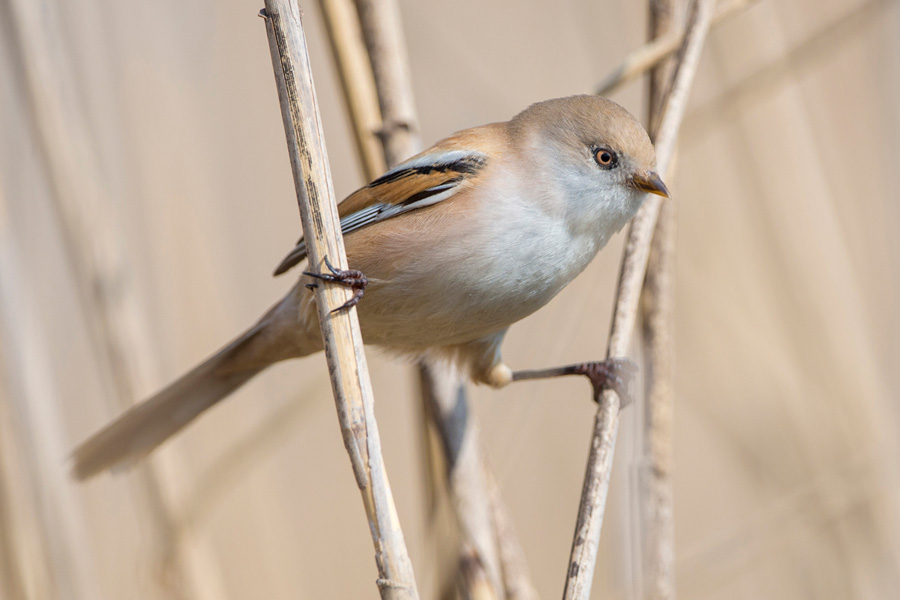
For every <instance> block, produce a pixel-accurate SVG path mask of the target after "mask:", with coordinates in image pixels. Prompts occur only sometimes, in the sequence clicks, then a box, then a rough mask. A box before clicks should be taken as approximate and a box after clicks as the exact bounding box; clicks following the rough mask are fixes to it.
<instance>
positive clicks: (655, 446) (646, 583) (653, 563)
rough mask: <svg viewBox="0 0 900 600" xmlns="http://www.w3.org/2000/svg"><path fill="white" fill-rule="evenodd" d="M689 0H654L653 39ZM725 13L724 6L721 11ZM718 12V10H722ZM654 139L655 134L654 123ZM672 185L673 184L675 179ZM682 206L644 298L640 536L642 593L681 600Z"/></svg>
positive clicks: (651, 108)
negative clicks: (678, 323) (675, 479)
mask: <svg viewBox="0 0 900 600" xmlns="http://www.w3.org/2000/svg"><path fill="white" fill-rule="evenodd" d="M683 10H684V2H683V1H682V0H651V2H650V37H651V39H655V38H659V37H662V36H665V35H667V33H669V32H672V31H679V30H680V20H681V19H682V18H683ZM720 12H721V11H720ZM717 14H719V13H717ZM674 69H675V61H674V60H673V59H671V58H669V59H667V60H664V61H662V62H660V63H659V64H658V65H657V66H656V67H654V68H653V69H652V70H651V71H650V73H649V87H648V102H647V122H648V123H659V121H660V118H661V115H660V112H661V110H662V103H663V101H664V99H665V95H666V90H667V89H668V87H669V86H670V85H671V83H672V73H673V71H674ZM649 133H650V138H651V139H655V138H656V131H655V130H653V129H652V128H651V130H650V132H649ZM669 186H670V187H672V182H671V181H669ZM676 209H677V206H676V204H675V203H674V202H664V203H663V204H662V206H661V207H660V213H659V218H658V220H657V222H656V231H655V232H654V234H653V243H652V245H651V247H650V257H649V259H648V263H647V275H646V279H645V281H644V289H643V294H642V296H641V301H642V302H641V306H640V309H641V329H642V339H641V341H642V346H643V352H642V354H643V356H644V358H645V369H644V381H645V385H644V390H645V394H644V398H643V403H642V404H643V405H642V407H640V408H642V409H643V419H642V431H641V435H640V437H641V449H640V455H641V459H640V461H639V468H638V473H637V480H638V486H639V487H638V490H639V494H640V504H639V519H638V523H639V526H638V529H639V531H638V535H639V542H640V543H639V547H640V581H639V584H640V589H641V590H642V593H641V597H642V598H648V599H650V600H672V599H674V598H675V526H674V510H673V499H672V472H671V465H672V446H673V440H672V412H673V408H674V400H675V399H674V365H673V362H674V353H675V350H674V344H675V341H674V331H673V328H674V324H673V319H674V306H673V305H674V268H675V229H676V221H675V219H676Z"/></svg>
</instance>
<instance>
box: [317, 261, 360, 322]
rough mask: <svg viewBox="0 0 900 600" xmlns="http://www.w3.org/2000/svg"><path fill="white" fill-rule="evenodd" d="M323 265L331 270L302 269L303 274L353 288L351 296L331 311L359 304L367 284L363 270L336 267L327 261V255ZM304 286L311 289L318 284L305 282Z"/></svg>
mask: <svg viewBox="0 0 900 600" xmlns="http://www.w3.org/2000/svg"><path fill="white" fill-rule="evenodd" d="M325 266H326V267H328V270H329V271H331V273H312V272H310V271H303V274H304V275H309V276H310V277H315V278H316V279H321V280H322V281H329V282H331V283H339V284H341V285H345V286H347V287H349V288H350V289H351V290H353V297H352V298H350V299H349V300H347V301H346V302H344V303H343V304H341V305H340V306H338V307H337V308H335V309H334V310H333V311H331V312H333V313H334V312H338V311H339V310H344V309H345V308H352V307H354V306H356V305H357V304H359V301H360V299H361V298H362V297H363V294H365V293H366V286H367V285H369V279H368V278H367V277H366V276H365V275H364V274H363V272H362V271H357V270H355V269H346V270H344V269H336V268H334V266H332V264H331V263H330V262H329V261H328V257H327V256H326V257H325ZM306 287H308V288H309V289H313V288H315V287H318V286H317V285H316V284H315V283H308V284H306Z"/></svg>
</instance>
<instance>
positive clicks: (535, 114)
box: [509, 95, 656, 170]
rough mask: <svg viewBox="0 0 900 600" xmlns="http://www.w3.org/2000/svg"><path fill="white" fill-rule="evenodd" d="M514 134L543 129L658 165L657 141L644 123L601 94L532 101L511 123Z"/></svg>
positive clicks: (549, 135)
mask: <svg viewBox="0 0 900 600" xmlns="http://www.w3.org/2000/svg"><path fill="white" fill-rule="evenodd" d="M509 127H510V131H511V133H512V134H513V135H514V136H517V135H520V136H525V135H528V134H533V133H535V132H539V133H540V134H541V135H543V136H545V137H546V139H548V140H554V141H557V142H560V143H562V144H563V145H566V146H569V147H571V148H573V149H574V148H576V147H580V148H583V147H584V146H591V145H604V146H608V147H610V148H612V149H614V150H616V151H617V152H622V153H624V154H626V155H628V156H629V157H631V159H632V160H633V161H634V163H635V165H636V166H639V167H641V168H643V169H646V170H650V169H653V168H654V167H655V165H656V153H655V151H654V149H653V144H651V143H650V138H649V137H648V136H647V132H646V131H645V130H644V128H643V126H642V125H641V124H640V122H638V120H637V119H635V118H634V116H633V115H632V114H631V113H629V112H628V111H627V110H625V109H624V108H622V107H621V106H619V105H618V104H616V103H615V102H613V101H612V100H608V99H606V98H603V97H601V96H590V95H581V96H569V97H567V98H557V99H554V100H546V101H544V102H538V103H536V104H532V105H531V106H529V107H528V108H526V109H525V110H524V111H522V112H521V113H519V114H518V115H516V116H515V117H513V119H512V120H511V121H510V122H509Z"/></svg>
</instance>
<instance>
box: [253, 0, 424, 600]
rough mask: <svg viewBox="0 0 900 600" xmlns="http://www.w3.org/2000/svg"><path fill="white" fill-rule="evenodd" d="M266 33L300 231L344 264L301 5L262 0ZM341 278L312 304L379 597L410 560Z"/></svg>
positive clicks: (315, 253) (402, 583) (408, 571)
mask: <svg viewBox="0 0 900 600" xmlns="http://www.w3.org/2000/svg"><path fill="white" fill-rule="evenodd" d="M265 5H266V8H265V11H264V12H263V13H261V14H262V16H263V17H264V18H265V22H266V32H267V33H268V37H269V49H270V51H271V54H272V66H273V68H274V72H275V81H276V83H277V87H278V98H279V100H280V104H281V113H282V119H283V120H284V131H285V136H286V138H287V145H288V153H289V154H290V160H291V170H292V173H293V176H294V186H295V188H296V190H297V202H298V204H299V207H300V220H301V222H302V224H303V237H304V240H305V241H306V246H307V252H308V255H309V264H310V265H311V267H310V268H312V269H324V268H325V259H326V258H328V260H329V261H330V262H331V263H332V264H334V265H336V266H337V267H338V268H342V269H346V268H347V256H346V253H345V251H344V244H343V237H342V236H341V228H340V221H339V218H338V211H337V203H336V202H335V198H334V190H333V188H332V183H331V173H330V169H329V164H328V154H327V152H326V149H325V141H324V137H323V134H322V123H321V118H320V116H319V109H318V102H317V99H316V93H315V88H314V85H313V79H312V71H311V69H310V65H309V55H308V53H307V49H306V38H305V34H304V31H303V26H302V23H301V11H300V7H299V5H298V4H297V2H296V0H266V3H265ZM350 293H351V292H350V291H349V290H347V289H346V288H344V287H343V286H334V285H319V286H318V287H317V288H316V291H315V294H316V306H317V309H318V314H319V324H320V327H321V330H322V337H323V340H324V345H325V358H326V360H327V361H328V370H329V374H330V376H331V384H332V390H333V392H334V399H335V405H336V407H337V412H338V419H339V421H340V426H341V434H342V435H343V438H344V445H345V447H346V448H347V453H348V454H349V456H350V462H351V464H352V466H353V473H354V476H355V477H356V483H357V485H358V486H359V489H360V492H361V494H362V499H363V504H364V506H365V510H366V516H367V517H368V520H369V530H370V532H371V534H372V542H373V544H374V546H375V562H376V564H377V566H378V589H379V591H380V593H381V597H382V598H387V599H391V600H400V599H414V598H418V596H419V595H418V591H417V589H416V583H415V577H414V575H413V570H412V563H411V562H410V559H409V554H408V552H407V549H406V544H405V542H404V539H403V532H402V530H401V528H400V521H399V518H398V516H397V511H396V508H395V506H394V499H393V496H392V495H391V488H390V484H389V482H388V478H387V473H386V471H385V467H384V461H383V458H382V455H381V442H380V439H379V435H378V427H377V424H376V422H375V414H374V398H373V394H372V384H371V381H370V380H369V372H368V368H367V366H366V356H365V352H364V350H363V342H362V334H361V332H360V328H359V319H358V318H357V314H356V310H355V309H353V308H351V309H349V310H339V311H337V312H332V311H333V310H334V309H335V308H337V307H340V306H341V305H343V304H344V302H346V301H347V300H349V298H350V296H349V294H350Z"/></svg>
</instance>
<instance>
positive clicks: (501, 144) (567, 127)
mask: <svg viewBox="0 0 900 600" xmlns="http://www.w3.org/2000/svg"><path fill="white" fill-rule="evenodd" d="M647 194H657V195H660V196H663V197H669V191H668V189H667V188H666V185H665V184H664V183H663V181H662V179H661V178H660V176H659V174H658V173H657V172H656V155H655V150H654V147H653V144H652V143H651V141H650V139H649V137H648V135H647V133H646V131H645V130H644V128H643V126H642V125H641V124H640V122H639V121H638V120H637V119H636V118H635V117H634V116H633V115H631V114H630V113H629V112H628V111H627V110H626V109H624V108H622V107H621V106H619V105H618V104H616V103H615V102H613V101H611V100H608V99H606V98H603V97H600V96H591V95H578V96H570V97H565V98H557V99H552V100H546V101H543V102H538V103H535V104H532V105H531V106H529V107H528V108H526V109H525V110H523V111H522V112H520V113H519V114H517V115H516V116H514V117H513V118H512V119H510V120H509V121H505V122H498V123H491V124H487V125H483V126H480V127H474V128H472V129H465V130H462V131H459V132H457V133H455V134H453V135H451V136H450V137H448V138H446V139H443V140H441V141H439V142H437V143H436V144H435V145H434V146H432V147H431V148H428V149H427V150H425V151H423V152H421V153H419V154H417V155H415V156H413V157H411V158H409V159H408V160H406V161H404V162H402V163H401V164H399V165H397V166H395V167H393V168H392V169H390V170H388V171H387V172H386V173H385V174H384V175H382V176H381V177H378V178H377V179H375V180H374V181H372V182H371V183H369V184H368V185H366V186H364V187H362V188H360V189H359V190H357V191H356V192H354V193H352V194H350V196H348V197H347V198H346V199H344V200H343V202H341V203H340V204H339V205H338V212H339V216H340V225H341V230H342V232H343V235H344V243H345V247H346V254H347V261H348V264H349V266H350V268H351V269H352V270H351V269H348V270H343V271H342V270H340V269H336V268H334V267H333V266H332V265H331V264H330V262H327V264H324V265H309V266H308V270H307V271H305V272H304V273H303V274H302V275H301V276H300V277H299V279H298V281H297V282H296V283H295V285H294V286H293V287H292V288H291V289H290V291H289V292H288V293H287V295H285V296H284V298H283V299H282V300H281V301H279V302H278V303H277V304H275V305H274V306H273V307H272V308H271V309H269V310H268V312H266V313H265V314H264V315H263V316H262V317H261V318H260V319H259V321H258V322H257V323H256V324H255V325H253V326H252V327H250V328H249V329H248V330H247V331H245V332H244V333H242V334H241V335H239V336H238V337H237V338H235V339H234V340H233V341H232V342H231V343H229V344H227V345H226V346H225V347H223V348H222V349H221V350H219V351H218V352H216V353H215V354H213V355H212V356H211V357H210V358H208V359H207V360H206V361H204V362H202V363H201V364H200V365H198V366H197V367H195V368H194V369H192V370H191V371H189V372H188V373H187V374H185V375H183V376H182V377H180V378H179V379H177V380H175V381H174V382H173V383H171V384H170V385H168V386H167V387H165V388H163V389H162V390H161V391H159V392H158V393H156V394H155V395H153V396H151V397H150V398H148V399H147V400H144V401H143V402H140V403H138V404H136V405H134V406H133V407H131V408H130V409H128V410H127V411H126V412H124V413H123V414H122V415H121V416H120V417H119V418H118V419H116V420H114V421H113V422H112V423H110V424H109V425H107V426H106V427H104V428H103V429H101V430H100V431H99V432H97V433H96V434H94V435H93V436H92V437H90V438H89V439H88V440H87V441H85V442H84V443H82V444H81V445H80V446H78V447H77V448H76V449H75V451H74V452H73V455H72V458H73V465H72V471H73V475H74V476H75V477H76V478H77V479H81V480H84V479H87V478H89V477H92V476H94V475H96V474H98V473H100V472H103V471H106V470H110V469H112V470H118V469H121V468H124V467H127V466H129V465H131V464H133V463H134V462H135V461H137V460H138V459H140V458H142V457H144V456H145V455H147V454H148V453H149V452H151V451H152V450H153V449H155V448H156V447H157V446H159V445H160V444H162V443H163V442H164V441H165V440H167V439H169V438H170V437H171V436H173V435H174V434H175V433H177V432H178V431H180V430H181V429H182V428H183V427H184V426H186V425H187V424H188V423H190V422H191V421H193V420H194V419H195V418H196V417H198V416H199V415H200V414H201V413H202V412H204V411H205V410H207V409H208V408H210V407H211V406H213V405H215V404H216V403H217V402H219V401H220V400H222V399H223V398H225V397H226V396H228V395H229V394H231V393H232V392H234V391H235V390H236V389H237V388H239V387H240V386H242V385H243V384H244V383H246V382H247V381H249V380H250V379H251V378H253V377H254V376H256V375H257V374H258V373H260V372H261V371H263V370H264V369H266V367H268V366H270V365H272V364H274V363H276V362H280V361H282V360H286V359H290V358H299V357H303V356H307V355H310V354H313V353H316V352H319V351H321V350H322V348H323V342H322V339H321V334H320V330H319V325H318V317H317V314H316V309H315V304H314V302H315V300H314V295H313V293H312V292H311V291H310V289H308V288H311V287H314V286H316V285H328V284H334V283H336V284H343V285H348V286H350V287H351V288H353V289H354V294H353V297H352V298H351V300H350V301H349V302H348V305H347V306H345V307H343V308H344V309H349V308H350V306H352V305H355V306H356V310H358V311H359V313H358V314H359V321H360V326H361V330H362V335H363V340H364V342H365V343H366V344H367V345H369V344H371V345H375V346H379V347H382V348H385V349H387V350H388V351H389V352H393V353H396V354H398V355H402V356H408V357H411V358H415V359H421V360H432V361H436V360H446V361H450V362H451V363H452V364H455V365H457V366H458V367H459V368H460V369H461V370H462V372H464V373H468V375H469V377H470V378H471V380H472V381H473V382H475V383H481V384H487V385H489V386H493V387H496V388H499V387H503V386H505V385H507V384H509V383H510V382H512V381H514V380H519V379H531V378H535V377H544V376H553V375H561V374H569V373H580V374H585V375H588V376H589V377H590V376H592V375H593V378H592V382H597V381H599V382H600V383H599V384H604V382H605V383H608V382H609V380H611V379H617V378H618V374H619V372H620V371H622V370H623V363H621V362H615V361H612V362H610V361H606V362H600V363H591V364H592V365H594V367H593V371H592V370H591V368H590V367H584V366H574V367H567V368H562V369H548V370H545V371H520V372H513V371H512V369H511V368H510V367H509V366H507V365H506V364H505V363H504V362H503V360H502V357H501V353H500V345H501V342H502V341H503V337H504V334H505V333H506V331H507V329H508V328H509V327H510V325H512V324H513V323H515V322H516V321H519V320H521V319H523V318H524V317H526V316H528V315H530V314H532V313H533V312H535V311H536V310H538V309H539V308H541V307H542V306H544V305H545V304H547V303H548V302H549V301H550V300H551V299H552V298H553V297H554V296H555V295H556V294H557V293H559V292H560V290H562V289H563V288H564V287H565V286H566V285H567V284H568V283H569V282H571V281H572V280H573V279H574V278H575V277H576V276H577V275H578V274H579V273H580V272H582V271H583V270H584V269H585V267H586V266H587V265H588V264H589V263H590V261H591V260H592V259H593V258H594V256H595V255H596V254H597V253H598V252H599V251H600V250H601V249H602V248H603V247H604V246H605V245H606V243H607V242H608V241H609V239H610V238H611V237H612V236H613V235H614V234H616V233H617V232H618V231H619V230H621V229H622V228H623V227H624V226H625V224H626V223H627V222H628V221H629V220H630V219H631V218H632V217H633V216H634V215H635V214H636V212H637V211H638V209H639V208H640V206H641V204H642V203H643V202H644V200H645V199H646V197H647ZM305 259H306V247H305V245H304V243H303V240H302V239H301V240H300V241H299V243H298V244H297V245H296V247H295V248H294V249H293V250H292V251H291V252H290V253H289V254H288V255H287V257H286V258H285V259H284V260H283V261H282V262H281V264H280V265H278V267H277V269H276V270H275V274H276V275H280V274H282V273H285V272H287V271H288V270H290V269H291V268H293V267H295V266H297V265H298V264H300V263H301V262H303V261H304V260H305ZM325 260H326V261H327V257H326V259H325ZM317 268H318V270H316V269H317ZM625 370H627V369H625Z"/></svg>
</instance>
